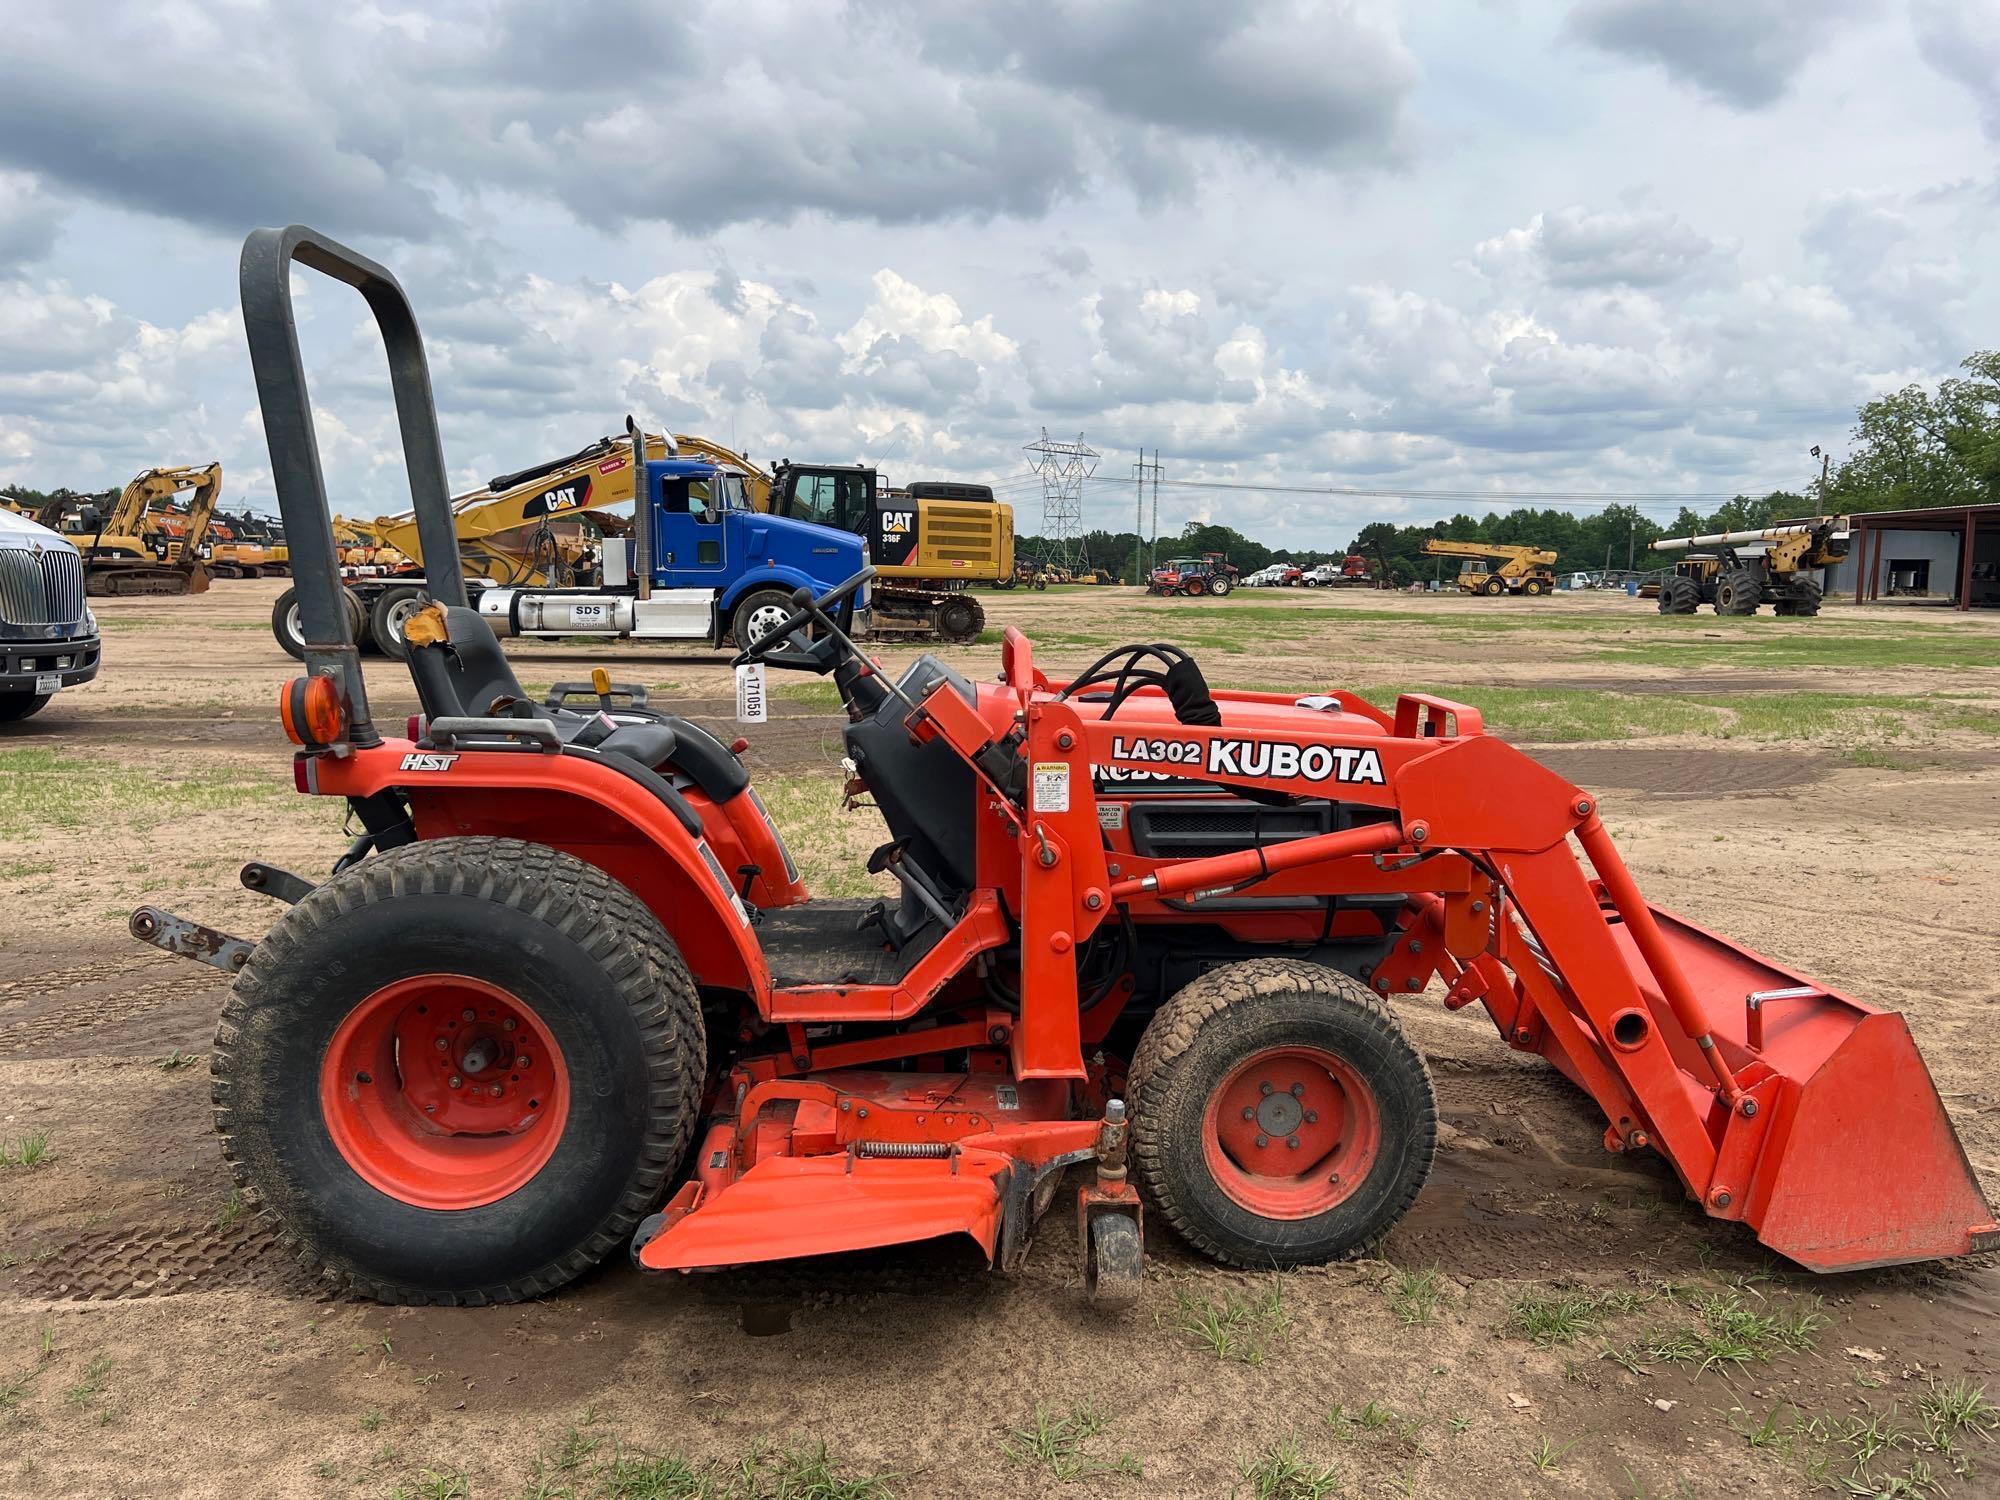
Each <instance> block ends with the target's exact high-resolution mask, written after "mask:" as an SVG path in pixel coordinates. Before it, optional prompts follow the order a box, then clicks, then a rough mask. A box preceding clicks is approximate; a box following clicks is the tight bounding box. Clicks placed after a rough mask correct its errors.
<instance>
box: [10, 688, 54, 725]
mask: <svg viewBox="0 0 2000 1500" xmlns="http://www.w3.org/2000/svg"><path fill="white" fill-rule="evenodd" d="M54 696H55V695H54V694H53V693H0V724H18V723H20V722H21V721H22V720H23V719H32V718H33V717H34V716H35V715H36V714H38V713H40V712H41V711H42V710H43V709H45V708H47V707H48V706H49V699H50V698H52V697H54Z"/></svg>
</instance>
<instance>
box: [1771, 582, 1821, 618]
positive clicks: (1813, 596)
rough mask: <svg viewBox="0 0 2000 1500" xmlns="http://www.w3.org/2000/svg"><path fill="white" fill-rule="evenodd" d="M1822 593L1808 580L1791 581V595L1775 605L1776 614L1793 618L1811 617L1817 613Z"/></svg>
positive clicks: (1815, 584) (1817, 586) (1818, 587)
mask: <svg viewBox="0 0 2000 1500" xmlns="http://www.w3.org/2000/svg"><path fill="white" fill-rule="evenodd" d="M1822 597H1823V591H1822V590H1821V588H1820V586H1819V585H1818V584H1817V583H1815V582H1813V580H1812V579H1810V578H1796V579H1794V580H1792V588H1791V593H1790V595H1789V596H1788V597H1786V598H1783V599H1780V600H1779V601H1778V603H1777V607H1776V611H1775V612H1776V613H1778V614H1781V615H1790V616H1794V617H1799V616H1811V615H1816V614H1818V613H1819V606H1820V600H1821V598H1822Z"/></svg>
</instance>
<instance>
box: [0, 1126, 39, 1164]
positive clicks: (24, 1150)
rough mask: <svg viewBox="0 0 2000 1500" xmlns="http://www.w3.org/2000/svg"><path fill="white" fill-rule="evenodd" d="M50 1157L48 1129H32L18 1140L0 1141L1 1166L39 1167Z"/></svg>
mask: <svg viewBox="0 0 2000 1500" xmlns="http://www.w3.org/2000/svg"><path fill="white" fill-rule="evenodd" d="M48 1159H49V1133H48V1132H47V1131H46V1130H30V1131H28V1132H27V1133H26V1134H25V1135H23V1136H21V1137H20V1138H19V1139H17V1140H11V1141H5V1142H0V1167H39V1166H40V1165H41V1164H42V1163H43V1162H45V1161H47V1160H48Z"/></svg>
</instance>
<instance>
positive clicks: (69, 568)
mask: <svg viewBox="0 0 2000 1500" xmlns="http://www.w3.org/2000/svg"><path fill="white" fill-rule="evenodd" d="M100 656H101V649H100V645H99V641H98V635H97V616H96V615H94V614H92V613H91V611H90V608H89V607H88V606H87V605H86V604H85V603H84V592H83V558H82V556H81V555H80V554H79V553H78V552H77V549H76V548H75V547H73V546H71V545H70V544H69V543H68V542H66V541H64V540H63V538H62V536H61V535H60V534H59V533H57V532H54V531H51V530H50V529H49V528H48V527H46V526H42V525H38V524H37V523H36V522H34V521H31V520H29V519H28V518H27V517H26V516H24V515H20V514H17V513H16V512H15V511H14V510H13V509H12V508H11V507H7V506H0V724H10V723H14V722H16V721H18V720H21V719H25V718H27V717H28V716H29V715H30V714H34V713H39V712H40V711H41V710H42V709H43V708H45V707H47V705H48V702H49V699H51V698H53V697H54V696H55V695H56V694H57V693H58V692H59V691H61V690H62V689H63V688H70V687H76V686H78V685H80V684H82V683H86V682H88V681H90V679H91V678H93V677H95V676H96V675H97V668H98V662H99V659H100Z"/></svg>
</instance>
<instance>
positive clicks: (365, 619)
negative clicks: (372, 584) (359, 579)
mask: <svg viewBox="0 0 2000 1500" xmlns="http://www.w3.org/2000/svg"><path fill="white" fill-rule="evenodd" d="M340 596H341V598H342V599H343V600H345V601H346V604H347V633H348V634H349V635H351V636H353V637H354V649H355V650H357V651H361V652H373V653H375V654H376V655H380V654H381V651H382V648H381V647H380V646H378V645H376V643H375V632H374V631H373V630H372V629H370V628H369V614H368V606H367V605H365V604H363V603H362V602H361V596H360V595H359V594H357V593H355V592H354V590H353V589H351V588H348V587H346V586H345V585H343V586H342V587H341V590H340Z"/></svg>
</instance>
